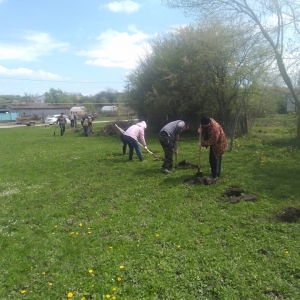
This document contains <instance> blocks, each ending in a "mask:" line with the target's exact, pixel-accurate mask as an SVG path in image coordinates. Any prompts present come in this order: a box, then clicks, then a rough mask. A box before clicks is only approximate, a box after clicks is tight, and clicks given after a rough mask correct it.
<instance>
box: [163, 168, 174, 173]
mask: <svg viewBox="0 0 300 300" xmlns="http://www.w3.org/2000/svg"><path fill="white" fill-rule="evenodd" d="M161 171H162V172H163V173H165V174H172V172H170V171H169V170H168V169H165V168H161Z"/></svg>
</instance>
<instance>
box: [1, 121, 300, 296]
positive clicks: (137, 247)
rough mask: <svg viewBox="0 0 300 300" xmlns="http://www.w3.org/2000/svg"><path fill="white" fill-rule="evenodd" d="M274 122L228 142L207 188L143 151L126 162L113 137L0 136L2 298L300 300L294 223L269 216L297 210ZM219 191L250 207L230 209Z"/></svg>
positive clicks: (280, 130)
mask: <svg viewBox="0 0 300 300" xmlns="http://www.w3.org/2000/svg"><path fill="white" fill-rule="evenodd" d="M287 118H288V117H287ZM275 120H278V118H277V119H274V120H272V119H271V120H269V121H268V122H265V120H258V121H257V124H256V125H255V126H254V127H253V129H252V132H251V134H249V136H247V137H240V138H238V139H237V140H236V141H235V143H234V151H233V152H226V153H225V155H224V156H223V161H222V174H221V182H220V183H218V184H216V185H207V186H206V185H186V184H183V180H184V179H187V178H192V177H193V176H194V175H195V173H196V172H197V169H187V170H182V169H176V170H174V172H173V173H172V174H170V175H164V174H162V173H160V167H161V162H160V161H156V160H154V157H153V156H151V155H150V154H147V153H145V152H144V157H145V159H146V161H145V162H143V163H140V162H139V161H138V159H137V157H136V156H134V158H136V159H135V160H134V161H133V162H129V161H128V157H127V155H126V156H123V155H121V153H122V150H121V148H122V143H121V141H120V139H119V137H118V135H114V136H103V135H101V134H100V135H97V134H95V135H93V136H90V137H88V138H86V137H84V136H83V135H82V133H81V132H71V131H70V129H69V128H68V129H67V132H66V134H65V135H64V136H63V137H61V136H60V135H58V130H57V131H56V135H55V136H54V135H53V131H54V128H53V126H46V127H23V128H16V129H11V128H10V129H0V141H1V142H0V145H1V151H0V209H1V218H0V253H1V255H0V270H1V272H0V299H4V300H6V299H28V300H32V299H43V300H45V299H49V300H59V299H75V300H84V299H86V300H88V299H128V300H132V299H149V300H153V299H163V300H165V299H174V300H179V299H189V300H191V299H197V300H198V299H228V300H233V299H253V300H256V299H300V244H299V239H300V223H299V222H295V223H286V222H280V221H278V220H276V218H275V216H276V215H278V214H281V213H282V212H283V210H284V209H285V208H287V207H290V206H292V207H295V208H300V187H299V185H300V169H299V160H300V154H299V143H298V142H297V141H296V139H295V138H293V137H292V135H291V134H289V130H290V128H289V127H287V126H284V124H281V123H280V124H279V123H278V122H275ZM291 122H294V120H293V119H292V120H291ZM105 125H106V124H100V123H98V124H95V125H94V128H95V129H96V130H97V131H100V129H101V127H103V126H105ZM197 138H198V137H197V133H195V136H194V137H190V136H189V137H187V136H185V135H184V134H182V135H181V138H180V140H179V157H178V160H179V161H180V160H183V159H186V160H187V161H189V162H191V163H195V164H197V158H198V147H197ZM146 140H147V145H148V147H149V149H150V150H151V151H153V152H154V153H155V154H156V155H159V156H162V155H163V153H162V148H161V146H160V144H159V142H158V138H157V135H156V134H155V135H154V134H153V135H149V134H148V135H147V132H146ZM201 166H202V168H201V170H202V171H203V173H204V175H208V174H209V173H210V170H209V163H208V149H203V150H202V151H201ZM229 186H239V187H242V188H244V189H245V191H246V193H247V194H254V195H256V196H257V197H258V200H257V201H254V202H240V203H236V204H233V203H229V202H227V201H226V198H225V197H223V196H222V194H223V192H224V190H225V189H226V188H227V187H229Z"/></svg>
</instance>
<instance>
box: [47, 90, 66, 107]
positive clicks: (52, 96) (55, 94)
mask: <svg viewBox="0 0 300 300" xmlns="http://www.w3.org/2000/svg"><path fill="white" fill-rule="evenodd" d="M45 102H46V103H55V104H59V103H70V102H71V101H70V97H68V95H67V93H65V92H63V91H62V90H60V89H57V90H56V89H54V88H50V90H49V92H46V93H45Z"/></svg>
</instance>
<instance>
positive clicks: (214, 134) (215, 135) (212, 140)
mask: <svg viewBox="0 0 300 300" xmlns="http://www.w3.org/2000/svg"><path fill="white" fill-rule="evenodd" d="M219 136H220V130H219V128H218V127H215V128H212V130H211V132H210V134H209V138H208V140H206V141H202V142H201V146H204V147H207V146H212V145H214V144H216V142H217V141H218V139H219Z"/></svg>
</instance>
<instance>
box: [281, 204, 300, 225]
mask: <svg viewBox="0 0 300 300" xmlns="http://www.w3.org/2000/svg"><path fill="white" fill-rule="evenodd" d="M275 219H277V220H278V221H281V222H287V223H295V222H298V221H299V220H300V209H299V208H295V207H292V206H289V207H287V208H285V209H284V210H283V212H281V213H280V214H278V215H276V216H275Z"/></svg>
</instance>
